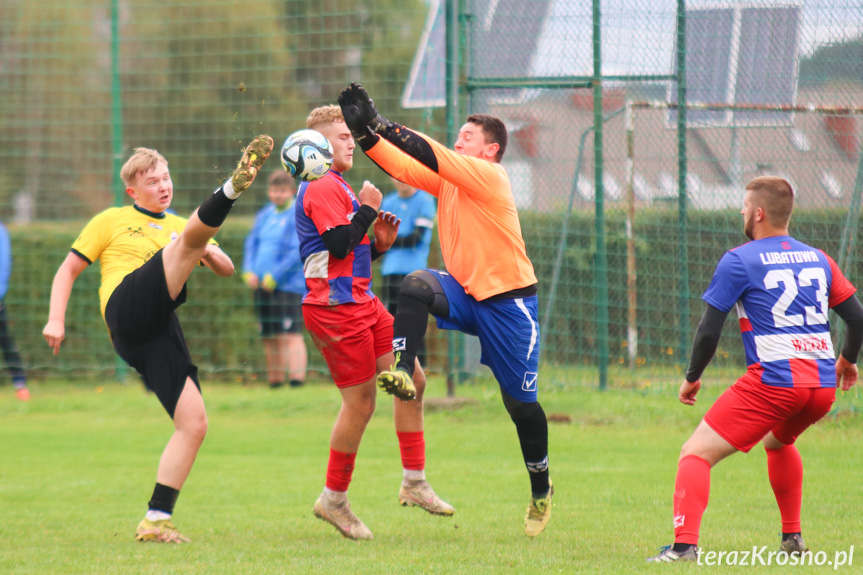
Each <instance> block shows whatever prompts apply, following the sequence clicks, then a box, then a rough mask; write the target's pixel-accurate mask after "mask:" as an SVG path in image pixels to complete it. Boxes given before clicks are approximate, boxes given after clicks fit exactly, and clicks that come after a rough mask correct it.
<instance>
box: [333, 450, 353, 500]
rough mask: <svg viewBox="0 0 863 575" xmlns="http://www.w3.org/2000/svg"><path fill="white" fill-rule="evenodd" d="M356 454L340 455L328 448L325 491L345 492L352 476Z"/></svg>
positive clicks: (339, 452)
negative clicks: (328, 456)
mask: <svg viewBox="0 0 863 575" xmlns="http://www.w3.org/2000/svg"><path fill="white" fill-rule="evenodd" d="M356 459H357V454H356V453H342V452H341V451H336V450H335V449H333V448H330V461H329V463H327V489H329V490H330V491H347V490H348V486H349V485H350V484H351V477H352V476H353V474H354V462H355V461H356Z"/></svg>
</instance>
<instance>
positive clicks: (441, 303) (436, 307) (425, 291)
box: [399, 270, 449, 317]
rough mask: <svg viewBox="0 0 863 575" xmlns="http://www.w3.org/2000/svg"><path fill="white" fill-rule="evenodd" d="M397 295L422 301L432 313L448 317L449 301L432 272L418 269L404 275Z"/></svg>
mask: <svg viewBox="0 0 863 575" xmlns="http://www.w3.org/2000/svg"><path fill="white" fill-rule="evenodd" d="M399 297H412V298H416V299H418V300H420V301H421V302H423V303H424V304H425V305H426V307H428V310H429V311H430V312H431V313H432V315H434V316H437V317H449V302H448V301H447V299H446V295H445V294H444V292H443V288H442V287H441V285H440V282H438V281H437V278H436V277H435V275H434V274H432V273H430V272H428V271H426V270H418V271H415V272H411V273H409V274H408V275H407V276H405V279H404V281H403V282H402V288H401V292H400V293H399Z"/></svg>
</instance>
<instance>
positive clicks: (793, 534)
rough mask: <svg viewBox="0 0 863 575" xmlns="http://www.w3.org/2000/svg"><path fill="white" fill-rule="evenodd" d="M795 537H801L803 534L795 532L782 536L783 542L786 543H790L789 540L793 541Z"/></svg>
mask: <svg viewBox="0 0 863 575" xmlns="http://www.w3.org/2000/svg"><path fill="white" fill-rule="evenodd" d="M795 535H798V536H799V535H802V533H800V532H799V531H795V532H794V533H783V534H782V542H783V543H785V542H786V541H788V540H789V539H791V538H792V537H794V536H795Z"/></svg>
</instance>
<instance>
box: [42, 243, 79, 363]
mask: <svg viewBox="0 0 863 575" xmlns="http://www.w3.org/2000/svg"><path fill="white" fill-rule="evenodd" d="M88 265H90V262H88V261H87V260H85V259H84V258H82V257H81V256H79V255H77V254H76V253H75V252H69V255H67V256H66V260H65V261H64V262H63V263H62V264H61V265H60V268H59V269H58V270H57V273H56V274H55V275H54V283H53V284H52V286H51V307H50V310H49V311H48V323H47V324H45V329H43V330H42V335H43V336H44V337H45V341H47V342H48V345H49V346H51V347H53V348H54V355H57V354H58V353H60V344H61V343H62V341H63V340H64V339H65V338H66V306H67V305H68V304H69V297H70V296H71V295H72V286H73V285H75V280H76V279H78V276H79V275H81V272H82V271H84V270H85V269H86V268H87V266H88Z"/></svg>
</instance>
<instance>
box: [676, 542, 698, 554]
mask: <svg viewBox="0 0 863 575" xmlns="http://www.w3.org/2000/svg"><path fill="white" fill-rule="evenodd" d="M693 547H695V545H693V544H692V543H675V544H674V546H673V547H672V548H671V550H672V551H674V552H675V553H686V552H687V551H689V550H690V549H692V548H693Z"/></svg>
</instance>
